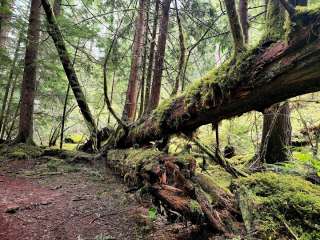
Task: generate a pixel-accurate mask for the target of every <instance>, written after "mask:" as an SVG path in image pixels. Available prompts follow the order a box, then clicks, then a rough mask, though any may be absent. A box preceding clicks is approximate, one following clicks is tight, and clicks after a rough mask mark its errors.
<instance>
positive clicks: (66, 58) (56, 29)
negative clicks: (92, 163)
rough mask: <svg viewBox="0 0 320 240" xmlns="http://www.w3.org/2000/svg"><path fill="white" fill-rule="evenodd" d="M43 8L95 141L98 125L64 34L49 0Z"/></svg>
mask: <svg viewBox="0 0 320 240" xmlns="http://www.w3.org/2000/svg"><path fill="white" fill-rule="evenodd" d="M41 2H42V6H43V9H44V11H45V13H46V17H47V22H48V32H49V34H50V36H51V37H52V39H53V42H54V44H55V46H56V49H57V51H58V54H59V57H60V61H61V63H62V65H63V68H64V71H65V73H66V75H67V78H68V81H69V84H70V87H71V89H72V91H73V94H74V96H75V99H76V101H77V103H78V106H79V108H80V111H81V113H82V116H83V118H84V120H85V122H86V124H87V127H88V129H89V132H90V133H91V135H92V139H93V140H94V141H95V139H96V137H97V132H98V131H97V126H96V123H95V121H94V119H93V117H92V114H91V111H90V108H89V106H88V104H87V101H86V98H85V95H84V93H83V91H82V89H81V86H80V83H79V80H78V77H77V74H76V72H75V70H74V68H73V65H72V61H71V60H70V57H69V54H68V51H67V48H66V46H65V43H64V40H63V36H62V34H61V31H60V29H59V26H58V24H57V22H56V19H55V16H54V13H53V10H52V8H51V5H50V3H49V1H48V0H41Z"/></svg>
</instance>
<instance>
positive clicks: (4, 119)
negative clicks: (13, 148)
mask: <svg viewBox="0 0 320 240" xmlns="http://www.w3.org/2000/svg"><path fill="white" fill-rule="evenodd" d="M20 74H21V72H20V71H18V72H17V73H16V76H15V78H14V80H13V83H12V88H11V92H10V97H9V101H8V104H7V105H8V107H7V110H6V113H5V114H4V118H3V125H2V126H3V127H2V130H1V134H0V139H4V135H5V132H6V130H7V128H8V127H9V126H8V124H9V117H10V114H11V115H12V118H13V119H15V118H16V115H15V114H14V113H13V114H12V112H11V109H12V107H13V106H12V103H13V94H14V93H15V91H16V88H17V82H18V78H19V77H20ZM6 139H7V138H6Z"/></svg>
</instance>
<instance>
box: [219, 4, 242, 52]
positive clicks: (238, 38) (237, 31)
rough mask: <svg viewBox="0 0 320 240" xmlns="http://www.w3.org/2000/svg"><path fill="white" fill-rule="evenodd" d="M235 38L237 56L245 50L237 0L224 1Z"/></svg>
mask: <svg viewBox="0 0 320 240" xmlns="http://www.w3.org/2000/svg"><path fill="white" fill-rule="evenodd" d="M224 3H225V5H226V10H227V14H228V19H229V25H230V30H231V33H232V37H233V43H234V51H235V55H237V54H238V53H240V52H242V51H244V50H245V45H244V38H243V34H242V32H241V25H240V22H239V17H238V13H237V10H236V3H235V0H224Z"/></svg>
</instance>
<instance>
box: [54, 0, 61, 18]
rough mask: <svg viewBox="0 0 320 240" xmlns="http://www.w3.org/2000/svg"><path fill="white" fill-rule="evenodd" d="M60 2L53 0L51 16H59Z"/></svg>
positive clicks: (59, 0)
mask: <svg viewBox="0 0 320 240" xmlns="http://www.w3.org/2000/svg"><path fill="white" fill-rule="evenodd" d="M61 2H62V0H55V1H54V4H53V14H54V15H55V16H56V17H57V16H60V14H61Z"/></svg>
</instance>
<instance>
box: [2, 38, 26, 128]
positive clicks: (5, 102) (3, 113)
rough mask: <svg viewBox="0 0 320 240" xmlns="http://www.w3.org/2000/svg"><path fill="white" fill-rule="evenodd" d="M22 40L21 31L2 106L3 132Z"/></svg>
mask: <svg viewBox="0 0 320 240" xmlns="http://www.w3.org/2000/svg"><path fill="white" fill-rule="evenodd" d="M21 40H22V39H21V33H20V34H19V37H18V42H17V46H16V49H15V52H14V57H13V61H12V66H11V69H10V73H9V78H8V82H7V86H6V89H5V93H4V96H3V101H2V107H1V112H0V132H1V129H2V128H4V127H5V126H4V125H3V124H4V118H5V112H6V108H9V106H8V105H7V103H8V97H9V92H10V88H11V86H13V85H14V73H15V71H16V64H17V60H18V57H19V52H20V45H21Z"/></svg>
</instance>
